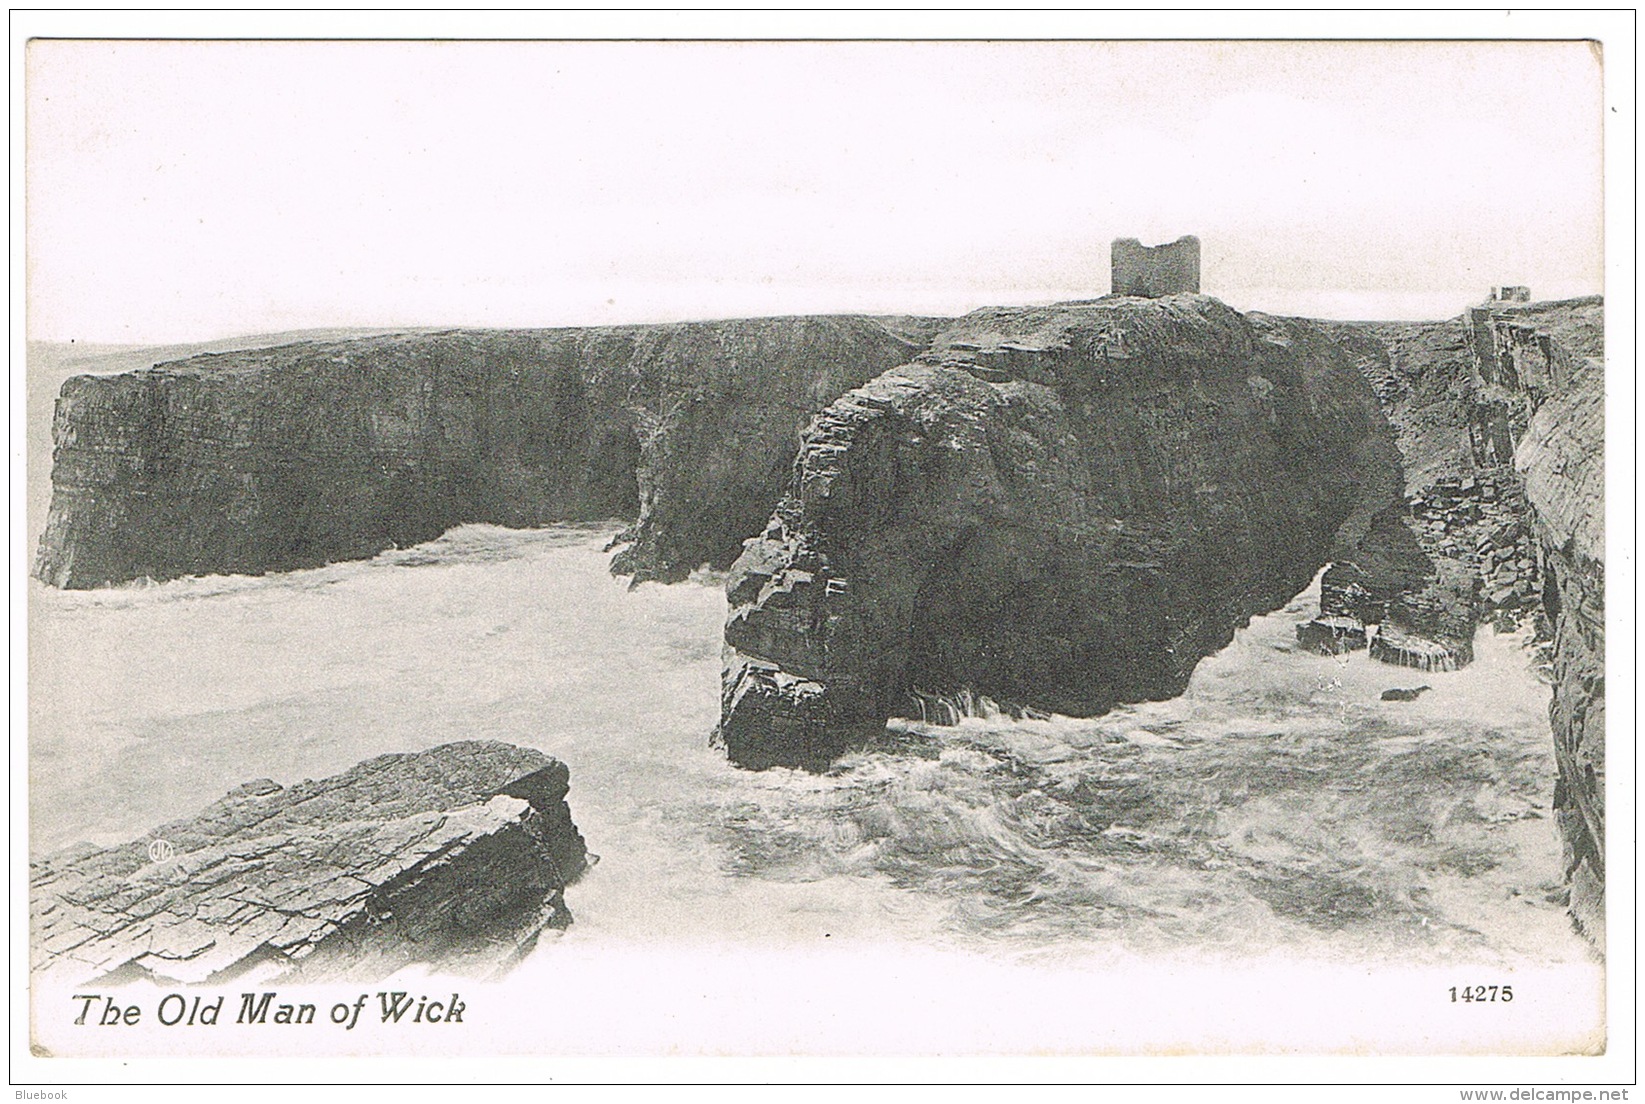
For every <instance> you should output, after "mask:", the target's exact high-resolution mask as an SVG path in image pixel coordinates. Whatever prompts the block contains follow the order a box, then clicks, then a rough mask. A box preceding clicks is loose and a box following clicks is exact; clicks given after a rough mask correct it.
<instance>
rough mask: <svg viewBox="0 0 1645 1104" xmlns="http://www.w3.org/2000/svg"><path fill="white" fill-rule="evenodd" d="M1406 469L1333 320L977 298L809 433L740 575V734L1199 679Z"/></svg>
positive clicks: (1393, 497) (804, 760) (735, 750)
mask: <svg viewBox="0 0 1645 1104" xmlns="http://www.w3.org/2000/svg"><path fill="white" fill-rule="evenodd" d="M1401 486H1402V477H1401V473H1400V469H1399V461H1398V455H1397V452H1396V450H1395V446H1394V443H1393V440H1392V438H1391V436H1390V434H1389V431H1388V427H1387V424H1386V422H1385V421H1384V419H1383V416H1382V414H1381V412H1380V410H1379V409H1378V406H1377V402H1376V397H1375V395H1374V394H1373V393H1372V392H1371V390H1370V388H1369V387H1368V386H1367V385H1366V384H1365V381H1364V380H1363V378H1362V377H1361V376H1360V374H1359V372H1358V371H1357V369H1356V368H1355V365H1354V363H1353V361H1352V359H1350V358H1349V357H1347V356H1345V355H1343V353H1342V352H1341V351H1340V350H1339V349H1338V347H1337V346H1336V345H1335V344H1333V343H1332V342H1331V341H1330V340H1329V339H1328V338H1327V336H1326V335H1325V334H1324V332H1323V331H1322V330H1320V329H1319V328H1318V327H1315V326H1313V325H1311V324H1309V323H1306V322H1301V321H1297V320H1290V319H1276V318H1268V317H1264V316H1258V315H1251V316H1244V315H1240V314H1238V313H1236V312H1235V311H1233V310H1231V309H1229V308H1228V307H1226V306H1224V305H1223V304H1221V303H1219V302H1217V301H1216V300H1214V299H1210V298H1206V297H1200V296H1177V297H1172V298H1167V299H1158V300H1139V299H1125V298H1119V299H1109V300H1101V301H1097V302H1093V303H1088V304H1072V305H1067V306H1063V307H1056V308H1048V309H1042V310H989V311H982V312H977V313H975V314H973V315H970V316H967V317H966V318H965V319H963V320H962V321H961V322H960V323H959V325H957V326H956V327H955V328H954V329H952V330H949V331H948V332H946V333H944V334H942V335H941V336H940V337H939V338H938V339H937V341H936V342H935V343H934V345H933V347H932V350H931V351H930V352H929V353H928V354H926V355H925V356H923V357H922V358H921V362H920V363H915V364H911V365H908V366H905V367H901V368H897V369H895V370H893V371H891V372H888V373H886V374H885V375H883V376H881V377H880V378H879V379H876V380H874V381H873V382H872V383H870V384H868V385H867V386H864V387H862V388H859V389H858V390H856V391H853V392H850V393H848V394H847V395H845V396H843V397H842V398H840V399H839V400H838V401H837V402H835V403H834V404H833V405H832V406H830V407H829V408H828V409H826V410H825V411H823V412H822V413H821V414H820V415H818V416H817V418H816V420H815V421H814V422H813V423H812V425H811V427H810V428H809V429H808V430H807V432H806V435H805V438H804V442H803V444H802V447H801V450H800V454H799V457H798V458H797V460H796V461H795V465H794V469H793V475H792V478H791V481H790V484H789V488H788V493H787V494H786V495H785V496H784V497H783V499H782V501H781V502H780V503H779V505H778V507H777V510H776V511H775V513H774V515H773V516H772V518H771V521H770V523H769V524H768V526H767V528H766V530H765V532H764V534H763V535H762V536H760V537H757V538H755V539H753V540H751V541H749V542H748V544H747V547H746V549H745V550H744V552H743V555H742V556H741V557H740V558H739V559H738V561H737V563H736V564H735V565H734V566H733V568H732V573H731V577H730V580H729V582H728V593H729V597H730V601H731V605H732V609H731V612H730V616H729V618H728V621H727V624H726V634H725V638H726V671H725V677H724V685H723V697H722V719H721V725H720V730H719V735H720V738H721V739H723V740H724V742H725V745H726V747H727V750H728V753H729V754H730V756H731V757H732V758H733V759H734V760H736V761H737V762H739V763H742V764H744V765H747V766H754V767H760V766H768V765H773V764H787V765H801V766H818V765H822V764H825V763H827V762H828V761H830V760H831V759H832V758H834V757H835V756H837V755H838V754H839V753H840V752H841V751H842V750H843V749H844V748H846V747H848V746H850V745H851V744H852V743H853V742H857V741H860V740H864V739H868V738H871V737H872V736H873V735H874V734H875V733H877V732H879V731H881V730H882V729H883V726H884V722H885V720H886V718H887V717H888V716H889V715H891V714H893V713H899V712H907V711H909V710H910V709H913V708H915V702H914V699H913V698H912V697H911V695H913V694H916V693H917V694H937V695H941V694H952V693H957V692H961V691H971V692H974V693H978V694H982V695H985V696H988V697H991V698H994V699H997V700H999V701H1002V702H1010V703H1015V704H1017V705H1021V706H1025V707H1033V708H1041V709H1050V710H1055V711H1058V712H1064V713H1076V714H1089V713H1095V712H1100V711H1102V710H1105V709H1108V708H1110V707H1111V706H1113V705H1114V704H1115V703H1117V702H1122V701H1138V700H1145V699H1154V698H1163V697H1168V696H1171V695H1174V694H1177V693H1180V692H1181V690H1182V689H1183V687H1184V686H1185V685H1186V683H1187V679H1188V677H1189V675H1190V674H1191V673H1192V671H1193V668H1194V666H1195V664H1196V663H1197V662H1198V661H1199V659H1201V658H1202V657H1203V656H1205V655H1207V654H1209V653H1210V652H1212V651H1214V650H1216V649H1217V648H1220V647H1221V646H1223V645H1224V644H1226V643H1227V642H1228V641H1229V640H1230V639H1231V638H1232V635H1233V632H1234V630H1235V629H1236V628H1237V627H1238V626H1239V625H1241V624H1243V623H1244V621H1245V620H1246V619H1248V618H1249V617H1251V616H1252V615H1253V614H1256V613H1259V612H1265V611H1268V610H1271V609H1273V608H1275V607H1277V606H1279V605H1280V604H1282V603H1283V602H1285V601H1286V600H1288V599H1289V598H1290V597H1291V596H1292V595H1294V594H1295V593H1296V592H1297V591H1299V590H1301V589H1302V588H1303V587H1304V586H1305V585H1306V584H1307V582H1308V580H1309V578H1310V577H1311V576H1312V575H1313V574H1314V573H1315V572H1316V571H1318V570H1319V568H1320V567H1321V566H1322V565H1323V564H1324V563H1326V562H1327V561H1328V560H1331V559H1333V558H1342V557H1344V556H1352V555H1356V554H1357V550H1358V548H1359V547H1360V544H1361V542H1362V541H1363V540H1364V539H1365V538H1366V537H1367V535H1368V534H1369V533H1371V531H1372V529H1373V525H1374V523H1375V522H1376V519H1377V517H1378V515H1379V514H1382V513H1384V512H1386V511H1387V510H1389V509H1390V507H1394V508H1397V505H1398V503H1399V497H1400V491H1401Z"/></svg>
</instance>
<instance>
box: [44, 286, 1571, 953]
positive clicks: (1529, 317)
mask: <svg viewBox="0 0 1645 1104" xmlns="http://www.w3.org/2000/svg"><path fill="white" fill-rule="evenodd" d="M1602 315H1603V304H1602V302H1601V301H1600V300H1599V299H1598V298H1597V297H1596V298H1589V299H1579V300H1569V301H1562V302H1554V303H1517V302H1516V303H1509V302H1493V303H1490V304H1487V305H1485V306H1482V307H1479V308H1475V309H1473V310H1471V311H1469V312H1468V313H1467V314H1465V315H1464V316H1463V317H1461V318H1458V319H1453V320H1450V321H1445V322H1432V323H1350V322H1324V321H1319V322H1315V321H1308V320H1301V319H1281V318H1270V317H1267V316H1263V315H1258V314H1250V315H1241V314H1239V313H1238V312H1235V311H1233V310H1231V309H1230V308H1228V307H1226V306H1224V305H1223V304H1221V303H1219V302H1217V301H1216V300H1215V299H1212V298H1210V297H1206V296H1199V295H1169V296H1165V297H1162V298H1157V299H1142V298H1125V297H1110V298H1107V299H1102V300H1093V301H1089V302H1081V303H1069V304H1061V305H1057V306H1054V307H1048V308H992V309H987V310H982V311H977V312H973V313H972V314H971V315H968V316H966V317H965V318H962V319H957V320H947V319H928V318H902V319H895V318H865V317H855V316H839V317H829V318H789V319H760V320H745V321H734V322H712V323H692V324H681V325H670V326H649V327H647V326H637V327H613V328H606V329H589V330H538V331H497V332H480V331H448V332H443V333H416V334H387V335H383V334H379V335H372V336H368V337H361V338H357V339H352V340H340V341H315V342H301V343H295V344H291V345H285V346H277V347H272V348H263V349H257V350H245V351H240V352H229V353H221V354H213V355H209V356H199V357H193V358H189V359H185V360H181V361H175V362H172V363H168V364H161V365H157V366H154V367H151V368H147V369H143V370H140V371H136V372H130V373H126V374H124V375H119V376H110V377H92V376H80V377H75V378H73V379H70V380H69V381H68V382H67V383H66V384H65V385H64V387H63V390H62V395H61V397H60V399H59V401H58V408H57V415H56V421H55V426H54V439H55V442H56V446H57V447H56V454H55V464H54V468H53V482H54V493H53V498H52V505H51V511H50V516H49V519H48V523H47V526H46V530H45V533H44V535H43V536H42V539H41V543H40V549H39V555H38V558H37V561H36V565H35V574H36V575H37V577H39V578H40V579H42V580H43V581H45V582H47V583H49V584H51V585H55V586H62V587H90V586H98V585H105V584H109V583H115V582H120V581H123V580H130V579H135V578H141V577H148V578H153V579H166V578H174V577H177V576H180V575H187V574H197V573H210V572H249V573H261V572H267V571H277V570H285V569H289V568H294V567H302V566H312V565H316V564H320V563H325V562H331V561H335V560H339V559H349V558H359V557H364V556H370V555H373V554H375V553H376V552H378V551H381V550H382V549H384V548H387V547H390V546H393V545H405V544H411V543H416V542H419V541H422V540H427V539H430V538H432V537H434V536H437V535H438V534H439V533H440V532H443V531H444V530H445V529H447V528H449V527H450V526H453V525H456V524H461V523H464V522H474V521H481V522H492V523H495V524H502V525H510V526H531V525H538V524H545V523H548V522H552V521H580V520H591V519H595V518H609V517H616V516H620V517H628V518H632V519H634V523H633V525H632V526H631V527H630V529H629V530H628V531H627V532H626V533H625V534H624V535H623V537H622V538H621V540H620V542H619V543H620V544H621V545H622V547H621V548H620V549H619V550H618V552H617V554H616V556H615V557H614V559H613V564H612V568H613V570H614V571H615V572H618V573H620V574H625V575H630V576H632V577H633V580H634V581H635V582H636V583H638V582H641V581H646V580H657V581H672V580H678V579H681V578H683V577H685V575H687V574H688V573H689V572H690V571H691V570H693V569H694V568H696V567H697V566H698V565H700V564H704V563H706V564H709V565H711V566H714V567H718V568H722V569H723V568H730V569H731V575H730V580H729V583H728V594H729V599H730V603H731V610H730V614H729V617H728V620H727V624H726V628H725V648H726V652H725V655H726V666H725V674H724V681H723V696H722V703H723V709H722V716H721V721H720V725H719V728H718V736H719V738H720V739H721V740H722V741H723V743H724V745H725V747H726V749H727V751H728V753H729V755H730V757H731V758H732V759H733V760H734V761H736V762H738V763H739V764H741V765H744V766H750V767H769V766H774V765H789V766H803V767H808V768H812V769H825V768H827V767H828V766H829V764H830V763H831V762H832V761H833V760H834V758H835V757H836V756H837V755H838V754H839V753H840V752H841V751H842V750H844V749H846V748H847V747H850V746H852V745H853V744H856V743H861V742H865V741H870V740H873V739H874V738H876V736H877V735H878V734H880V733H883V731H884V728H885V722H886V719H887V717H889V716H894V715H902V714H906V713H908V712H909V711H910V710H914V709H919V708H920V707H921V706H920V703H922V702H929V701H944V700H947V699H949V698H955V699H958V698H963V697H967V696H976V697H986V698H989V699H992V700H994V701H997V702H1000V703H1004V704H1005V705H1006V706H1007V707H1008V708H1017V709H1026V710H1030V711H1032V710H1051V711H1057V712H1066V713H1075V714H1091V713H1099V712H1102V711H1103V710H1106V709H1108V708H1111V707H1112V706H1113V705H1114V704H1115V703H1117V702H1125V701H1142V700H1150V699H1157V698H1161V697H1167V696H1170V695H1173V694H1175V693H1178V692H1180V690H1181V688H1182V685H1183V684H1184V683H1185V680H1186V679H1187V677H1188V675H1189V673H1191V672H1192V670H1193V668H1194V665H1195V664H1196V663H1197V662H1198V661H1199V660H1200V659H1201V658H1202V657H1203V656H1205V655H1207V654H1209V653H1210V652H1212V651H1215V650H1216V649H1217V648H1219V647H1220V646H1222V644H1224V643H1226V642H1227V640H1228V639H1229V637H1230V635H1231V634H1232V633H1233V631H1234V630H1235V628H1237V627H1238V626H1239V625H1240V624H1242V623H1243V622H1244V620H1245V619H1247V618H1249V617H1250V616H1252V615H1253V614H1257V613H1262V612H1266V611H1268V610H1272V609H1274V608H1277V607H1278V606H1279V605H1281V604H1282V603H1283V602H1285V601H1286V600H1287V599H1288V598H1289V597H1290V596H1291V595H1293V594H1295V593H1296V592H1297V591H1298V590H1300V589H1301V588H1302V586H1303V585H1304V584H1305V583H1306V582H1307V580H1308V579H1309V578H1310V577H1312V575H1313V574H1314V573H1316V572H1317V571H1318V570H1319V569H1320V568H1321V567H1323V566H1325V565H1327V564H1330V565H1331V566H1330V568H1329V570H1327V571H1326V573H1325V576H1324V580H1323V583H1322V604H1321V610H1320V616H1319V618H1318V619H1316V620H1315V621H1313V622H1312V623H1310V624H1307V625H1303V626H1300V627H1299V629H1298V640H1299V642H1300V643H1301V644H1302V646H1304V647H1306V648H1310V649H1313V650H1317V651H1322V652H1337V651H1341V650H1345V649H1349V648H1357V647H1368V648H1370V649H1371V651H1372V654H1373V655H1374V656H1375V657H1376V658H1379V659H1382V660H1384V661H1386V662H1389V663H1391V664H1395V665H1398V666H1405V667H1412V668H1418V669H1422V670H1446V669H1454V668H1455V667H1458V666H1461V665H1464V664H1466V663H1468V662H1469V661H1470V659H1471V648H1472V640H1473V635H1474V630H1475V629H1476V627H1477V626H1478V625H1480V624H1482V623H1491V624H1494V625H1496V626H1497V627H1498V628H1501V629H1511V628H1513V627H1515V626H1516V625H1519V624H1521V623H1525V622H1530V623H1532V624H1534V625H1535V626H1536V627H1537V630H1538V632H1539V634H1540V636H1541V637H1542V638H1543V639H1544V640H1545V642H1546V647H1547V648H1548V650H1549V660H1550V667H1551V669H1552V675H1551V677H1552V680H1553V682H1554V686H1555V690H1554V703H1553V706H1552V709H1551V714H1550V716H1551V721H1552V725H1553V730H1554V743H1555V748H1556V753H1557V759H1558V765H1559V773H1560V784H1559V789H1558V792H1557V793H1556V794H1555V795H1554V802H1553V803H1554V806H1555V809H1556V813H1557V815H1558V817H1559V823H1560V826H1561V832H1562V836H1563V838H1564V840H1565V843H1566V871H1565V873H1566V875H1567V877H1568V878H1569V880H1570V882H1571V885H1572V893H1571V909H1572V913H1573V916H1575V918H1576V919H1577V922H1578V923H1579V925H1580V926H1581V927H1582V929H1583V931H1584V932H1585V933H1586V934H1588V935H1589V936H1590V938H1592V939H1594V940H1595V941H1596V942H1597V943H1600V944H1601V945H1602V944H1603V854H1604V824H1603V815H1604V793H1603V791H1604V752H1603V715H1604V678H1603V674H1604V658H1603V657H1604V646H1603V602H1604V599H1603V588H1604V537H1603V486H1602V481H1603V341H1602ZM317 411H319V412H322V415H321V416H317V415H316V412H317ZM796 448H797V449H798V451H797V453H796ZM733 561H735V562H734V563H733ZM544 769H546V768H544ZM261 799H262V798H261V796H260V795H255V794H252V795H245V794H242V795H240V796H239V797H238V798H235V799H234V800H238V801H242V802H252V801H255V800H261ZM225 800H229V799H225ZM568 823H569V822H568ZM573 831H574V830H573ZM529 834H530V833H526V835H529ZM132 846H136V845H132ZM53 861H57V860H53ZM99 861H103V860H99ZM122 861H123V860H122ZM74 869H76V870H90V869H91V868H89V867H86V868H79V867H76V868H74ZM132 870H133V871H134V870H136V867H133V868H132ZM62 871H63V872H64V876H65V877H66V876H68V872H69V871H70V867H67V866H65V867H62ZM126 873H127V874H130V873H131V871H127V872H126ZM75 876H76V877H79V876H80V875H78V874H77V875H75ZM122 876H124V875H122ZM54 877H55V875H54ZM44 884H45V883H42V885H44ZM533 892H535V889H533ZM550 912H551V913H553V912H554V910H553V909H551V910H550ZM65 915H66V913H65ZM545 923H546V921H545ZM76 930H77V929H76ZM54 938H55V936H54ZM65 938H66V937H65ZM282 938H283V937H282ZM185 942H186V940H185ZM505 942H506V941H505ZM516 942H518V941H516ZM76 945H77V946H78V945H79V944H76ZM86 945H88V946H101V945H102V944H100V943H98V942H97V941H95V940H93V941H92V942H91V943H89V944H86ZM109 946H110V948H111V949H110V951H109V954H108V955H106V956H103V957H102V958H99V961H100V962H101V961H105V959H106V960H108V961H112V958H117V957H119V953H124V952H117V951H116V950H115V949H113V948H115V947H116V946H117V944H110V945H109ZM127 949H129V948H127ZM183 950H187V948H181V947H180V946H178V947H169V948H164V949H163V951H162V952H156V955H157V957H153V958H151V959H149V960H146V961H147V962H148V963H149V965H145V966H144V967H143V968H144V969H148V968H150V966H154V965H156V964H160V963H162V962H170V961H172V960H174V959H175V960H177V961H182V960H184V959H189V960H191V961H192V960H193V957H197V953H196V952H190V954H189V955H184V954H182V951H183ZM99 953H100V954H101V952H99ZM145 953H146V952H145ZM248 953H249V952H248ZM191 956H192V957H191ZM135 957H141V956H134V957H133V961H135ZM210 960H211V961H215V959H214V958H213V959H210ZM200 961H207V960H206V959H201V960H200ZM236 961H239V959H236ZM315 961H316V962H318V961H320V959H316V960H315ZM112 968H114V967H111V969H112ZM227 968H229V967H228V966H226V965H225V966H221V967H215V966H214V967H213V969H227ZM191 969H192V968H191Z"/></svg>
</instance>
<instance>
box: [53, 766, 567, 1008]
mask: <svg viewBox="0 0 1645 1104" xmlns="http://www.w3.org/2000/svg"><path fill="white" fill-rule="evenodd" d="M569 779H570V772H569V771H568V770H567V769H566V766H565V764H563V763H561V762H559V761H557V760H555V759H551V758H549V757H548V756H546V755H543V754H542V753H541V752H537V751H532V750H530V749H527V748H519V747H514V746H512V745H509V744H503V743H497V742H493V741H466V742H462V743H454V744H446V745H445V746H443V747H437V748H434V749H432V750H430V751H424V752H419V753H416V754H394V755H382V756H378V757H377V758H375V759H369V760H367V761H366V762H364V763H361V764H359V765H358V766H355V767H353V768H351V769H349V770H347V771H344V772H343V773H342V774H338V775H334V776H333V777H331V778H325V779H322V780H320V781H318V782H314V781H308V782H302V783H299V784H297V785H295V786H291V787H287V788H282V787H280V786H278V785H276V784H275V783H273V782H270V781H268V780H266V779H262V780H259V781H256V782H248V783H246V784H245V785H243V786H241V787H239V788H238V789H236V790H233V791H231V792H230V793H229V794H227V795H226V796H225V797H223V798H222V799H221V800H219V801H217V802H216V803H214V804H212V805H211V806H209V807H207V808H206V809H205V810H204V811H202V812H201V813H200V814H199V815H198V816H196V817H194V818H192V819H190V820H184V821H177V822H175V823H172V824H166V825H162V826H161V827H159V828H156V829H154V831H152V832H151V833H149V834H148V835H147V836H146V837H144V838H142V839H139V840H134V841H132V842H131V843H127V844H122V845H119V846H116V847H109V848H102V849H95V850H88V849H86V848H80V849H71V850H69V851H66V852H63V853H60V854H58V855H54V856H52V857H50V858H47V859H44V860H41V861H39V862H36V863H33V864H31V867H30V879H29V881H30V887H29V888H30V894H29V900H30V925H31V928H32V933H31V934H32V940H31V946H32V964H33V969H34V971H35V972H36V974H37V975H39V974H40V973H41V972H45V973H46V974H47V975H48V976H53V977H57V978H59V979H61V980H62V981H64V982H65V983H80V982H84V981H92V980H101V981H104V982H106V983H113V982H120V981H129V980H137V979H140V978H144V977H148V978H153V979H154V980H156V981H160V982H173V983H198V982H221V981H228V980H233V979H247V980H252V981H264V980H272V979H276V978H280V979H286V980H293V979H299V980H304V981H314V980H324V979H338V978H355V979H360V980H367V979H375V978H381V977H386V976H387V975H389V974H391V973H393V972H394V971H396V970H398V969H400V968H402V967H404V966H406V965H409V964H412V963H427V964H430V965H436V966H438V967H440V968H441V969H444V970H457V971H459V972H463V973H480V974H487V973H496V972H498V971H500V970H503V969H506V968H508V967H509V966H511V965H513V963H514V962H515V961H517V960H518V959H519V958H520V957H521V956H522V955H524V954H525V953H526V952H528V951H529V950H530V949H531V948H532V946H533V945H534V944H535V943H536V940H537V938H538V936H539V935H540V934H541V932H542V931H543V929H544V928H550V927H556V928H563V927H564V926H565V925H566V924H568V923H570V920H571V916H570V913H569V912H568V911H567V910H566V907H565V902H564V899H563V896H562V890H563V889H564V888H565V886H566V884H567V883H568V882H570V881H573V880H574V879H575V878H576V877H577V876H578V875H579V874H581V873H582V872H583V870H584V869H586V867H587V865H588V855H587V851H586V849H585V847H584V844H583V838H582V836H581V835H580V834H579V833H578V831H577V827H576V825H575V824H573V823H572V821H571V812H570V809H569V808H568V807H567V806H566V802H565V795H566V791H567V789H568V788H569Z"/></svg>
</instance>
